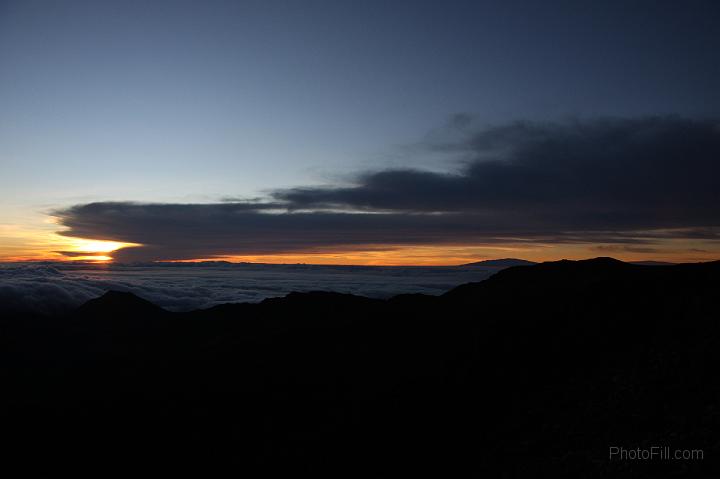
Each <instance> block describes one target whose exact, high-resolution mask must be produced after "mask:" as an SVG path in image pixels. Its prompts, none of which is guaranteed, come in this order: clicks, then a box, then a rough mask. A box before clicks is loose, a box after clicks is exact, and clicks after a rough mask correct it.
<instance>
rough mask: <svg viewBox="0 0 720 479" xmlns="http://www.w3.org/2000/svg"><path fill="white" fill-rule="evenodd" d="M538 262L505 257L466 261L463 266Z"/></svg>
mask: <svg viewBox="0 0 720 479" xmlns="http://www.w3.org/2000/svg"><path fill="white" fill-rule="evenodd" d="M533 264H537V263H535V262H533V261H527V260H524V259H517V258H503V259H487V260H484V261H476V262H474V263H466V264H464V265H462V266H488V267H491V268H509V267H510V266H530V265H533Z"/></svg>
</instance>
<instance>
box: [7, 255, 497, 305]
mask: <svg viewBox="0 0 720 479" xmlns="http://www.w3.org/2000/svg"><path fill="white" fill-rule="evenodd" d="M498 269H499V268H493V267H477V266H460V267H417V266H413V267H388V266H382V267H380V266H319V265H300V264H299V265H270V264H229V263H200V264H192V263H159V264H158V263H155V264H140V265H137V264H136V265H119V264H109V265H98V264H86V263H71V262H65V263H0V310H5V311H8V310H9V311H23V312H35V313H46V314H47V313H50V314H56V313H62V312H65V311H68V310H70V309H72V308H76V307H78V306H80V305H81V304H83V303H84V302H86V301H88V300H90V299H93V298H96V297H98V296H101V295H102V294H103V293H104V292H106V291H109V290H114V291H127V292H131V293H134V294H136V295H138V296H140V297H142V298H144V299H147V300H148V301H151V302H153V303H155V304H157V305H158V306H161V307H163V308H165V309H168V310H171V311H189V310H193V309H200V308H208V307H211V306H214V305H217V304H222V303H238V302H258V301H261V300H263V299H265V298H269V297H277V296H284V295H286V294H288V293H290V292H293V291H299V292H303V291H334V292H340V293H352V294H356V295H363V296H368V297H373V298H388V297H391V296H394V295H397V294H402V293H425V294H442V293H444V292H445V291H448V290H449V289H452V288H453V287H455V286H457V285H459V284H463V283H468V282H471V281H481V280H483V279H485V278H487V277H489V276H490V275H492V274H493V273H495V272H496V271H497V270H498Z"/></svg>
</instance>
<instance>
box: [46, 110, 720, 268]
mask: <svg viewBox="0 0 720 479" xmlns="http://www.w3.org/2000/svg"><path fill="white" fill-rule="evenodd" d="M466 123H467V122H463V125H465V124H466ZM719 125H720V124H719V123H718V122H716V121H714V120H689V119H683V118H677V117H647V118H639V119H601V120H589V121H574V122H565V123H531V122H518V123H513V124H510V125H505V126H500V127H494V128H486V129H483V130H481V131H478V132H475V133H472V134H470V133H468V134H467V136H466V137H465V138H464V139H463V140H460V141H455V142H452V143H446V144H435V145H434V146H433V147H434V148H435V149H439V150H444V151H455V152H463V153H464V154H465V155H466V156H467V158H468V160H466V161H465V162H464V163H463V164H462V165H461V167H460V168H459V169H457V170H456V171H454V172H452V173H437V172H429V171H420V170H414V169H394V170H384V171H373V172H367V173H365V174H363V175H360V176H359V177H358V178H357V179H356V184H355V185H353V186H350V187H332V186H328V187H299V188H291V189H284V190H278V191H275V192H273V193H272V194H271V196H270V198H268V199H267V201H265V202H223V203H218V204H137V203H129V202H114V203H109V202H104V203H91V204H84V205H76V206H74V207H71V208H68V209H65V210H62V211H58V212H56V216H57V217H58V219H59V222H60V224H62V225H63V226H65V227H66V228H67V230H66V231H64V232H63V233H62V234H65V235H68V236H75V237H82V238H92V239H104V240H114V241H122V242H128V243H138V244H142V245H143V246H141V247H135V248H127V249H124V250H121V251H119V252H116V253H114V256H115V257H116V259H119V260H127V261H136V260H157V259H189V258H209V257H214V256H233V255H262V254H273V253H288V252H313V251H329V250H337V251H342V250H347V249H353V248H355V249H361V248H363V247H378V246H382V245H385V246H387V245H421V244H432V245H438V244H466V245H481V244H493V243H508V242H515V243H522V242H531V243H532V242H534V243H538V242H542V243H618V244H628V245H644V246H643V247H645V248H648V247H649V246H647V245H648V244H652V243H653V242H655V241H657V240H658V239H663V238H666V239H667V238H695V239H704V240H717V239H719V238H720V237H719V236H718V234H719V233H718V232H719V231H720V229H719V228H720V126H719ZM636 247H639V246H636Z"/></svg>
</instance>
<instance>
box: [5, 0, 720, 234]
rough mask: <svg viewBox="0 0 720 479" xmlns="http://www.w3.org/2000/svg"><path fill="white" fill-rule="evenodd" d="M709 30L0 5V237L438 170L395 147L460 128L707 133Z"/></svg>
mask: <svg viewBox="0 0 720 479" xmlns="http://www.w3.org/2000/svg"><path fill="white" fill-rule="evenodd" d="M718 19H719V16H718V7H717V6H716V4H715V2H710V1H707V2H699V1H695V2H693V1H684V2H663V1H652V2H612V1H611V2H582V1H572V2H564V1H554V2H536V1H485V2H483V1H474V2H452V1H450V2H422V1H377V2H374V1H368V2H357V1H354V2H349V1H302V2H301V1H294V2H291V1H288V2H278V1H257V2H252V1H194V2H190V1H183V0H176V1H162V0H160V1H152V2H148V1H107V0H95V1H74V0H59V1H34V0H27V1H8V0H4V1H0V105H2V107H1V108H0V168H1V173H2V174H1V175H0V205H2V206H0V224H4V225H5V229H6V231H10V230H12V231H18V230H19V229H20V230H22V229H23V228H25V229H32V228H35V227H38V228H45V229H47V228H49V226H47V225H43V226H40V223H41V222H42V221H43V218H45V213H46V212H47V210H48V208H56V207H63V206H68V205H72V204H76V203H87V202H91V201H106V200H117V201H148V202H200V203H203V202H213V201H217V200H219V199H222V198H224V197H254V196H258V195H263V194H264V193H263V192H264V191H266V190H270V189H275V188H285V187H293V186H298V185H318V184H329V183H335V182H342V181H343V179H344V178H346V177H348V176H349V175H352V174H354V173H356V172H359V171H364V170H369V169H382V168H388V167H420V168H432V169H435V170H444V169H446V170H453V169H455V168H457V164H456V163H454V162H453V161H452V160H451V157H450V156H447V157H446V156H441V155H438V154H431V153H429V152H427V151H424V150H422V149H419V148H416V147H414V146H413V145H416V144H418V143H422V142H423V140H424V139H427V138H428V135H430V136H432V135H433V134H436V133H438V131H439V132H440V134H442V132H443V131H444V130H443V128H444V126H445V125H447V122H448V120H449V119H450V118H451V117H452V116H453V115H455V114H457V113H461V112H466V113H469V114H471V115H473V118H474V120H473V125H474V126H475V127H478V128H479V127H484V126H491V125H499V124H504V123H507V122H509V121H514V120H540V121H542V120H557V119H563V118H569V117H583V118H585V117H596V116H621V117H626V116H639V115H657V114H678V115H682V116H688V117H703V118H704V117H716V116H717V114H718V107H719V106H720V94H719V93H718V90H717V88H716V86H717V85H718V84H720V62H719V61H718V60H717V53H716V49H715V45H718V44H720V42H719V40H720V38H719V37H720V34H718V28H717V21H718ZM8 228H9V229H8ZM0 234H2V233H0ZM16 240H17V238H16ZM8 241H9V240H8Z"/></svg>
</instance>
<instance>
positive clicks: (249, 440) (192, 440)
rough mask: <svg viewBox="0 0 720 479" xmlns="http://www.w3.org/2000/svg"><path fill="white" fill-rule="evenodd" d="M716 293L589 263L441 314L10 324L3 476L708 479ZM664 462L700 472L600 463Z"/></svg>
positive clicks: (445, 304) (96, 311)
mask: <svg viewBox="0 0 720 479" xmlns="http://www.w3.org/2000/svg"><path fill="white" fill-rule="evenodd" d="M719 286H720V262H713V263H703V264H681V265H672V266H667V265H661V266H657V265H653V266H649V265H633V264H628V263H623V262H620V261H616V260H613V259H610V258H597V259H594V260H586V261H559V262H550V263H542V264H538V265H532V266H516V267H511V268H508V269H505V270H503V271H501V272H499V273H497V274H495V275H494V276H492V277H490V278H489V279H487V280H485V281H482V282H479V283H469V284H465V285H462V286H459V287H457V288H455V289H453V290H451V291H449V292H447V293H445V294H443V295H441V296H427V295H421V294H412V295H400V296H395V297H393V298H391V299H369V298H365V297H360V296H353V295H348V294H338V293H326V292H311V293H291V294H289V295H287V296H285V297H282V298H272V299H266V300H264V301H262V302H261V303H255V304H250V303H247V304H227V305H219V306H215V307H212V308H209V309H203V310H196V311H191V312H168V311H166V310H163V309H161V308H159V307H157V306H155V305H153V304H152V303H150V302H147V301H145V300H143V299H140V298H139V297H137V296H134V295H132V294H130V293H120V292H108V293H106V294H104V295H103V296H102V297H99V298H97V299H93V300H90V301H88V302H87V303H85V304H84V305H82V306H81V307H79V308H78V309H76V310H74V311H73V312H72V313H69V314H66V315H63V316H59V317H58V316H41V315H32V314H17V315H14V316H7V315H6V316H5V317H3V319H2V321H1V322H0V341H1V343H0V351H1V352H2V361H1V362H0V367H1V369H0V375H1V376H0V377H1V378H2V384H3V393H2V407H1V408H0V410H1V411H2V418H1V420H2V424H3V428H2V436H3V439H4V440H5V441H6V442H7V444H8V446H6V449H5V451H6V453H7V454H6V455H5V457H6V461H7V464H10V463H11V462H14V463H17V465H19V466H20V467H21V468H22V470H23V471H25V472H26V474H27V477H30V476H32V477H43V476H42V475H40V474H41V472H42V471H44V473H45V474H46V475H47V477H50V476H52V473H53V471H56V470H60V469H63V470H73V471H75V472H76V474H77V475H84V474H87V475H92V476H94V477H111V476H123V477H127V476H128V475H133V476H135V475H140V476H145V475H156V476H161V477H167V476H171V475H176V474H180V473H183V474H187V473H190V474H191V475H194V476H196V477H205V476H212V477H220V473H221V472H222V474H232V475H234V474H237V475H238V476H241V477H243V476H246V477H265V476H267V477H287V476H297V477H320V476H326V477H411V476H415V475H418V474H425V475H427V474H429V475H430V477H433V476H435V477H535V476H539V475H541V474H554V475H555V477H561V476H567V477H598V478H600V477H627V478H630V477H633V478H634V477H686V476H688V475H695V476H697V477H705V476H707V477H711V476H713V475H716V474H717V473H718V472H719V471H720V468H719V467H718V459H717V458H718V457H720V438H719V437H718V436H717V430H718V427H720V406H719V404H720V402H719V399H720V398H719V395H720V377H719V376H718V374H717V366H718V364H720V323H718V311H719V310H720V309H719V308H720V295H718V294H717V293H718V290H719ZM655 446H668V447H672V448H673V449H692V450H702V451H703V454H704V458H703V459H702V460H671V459H668V460H653V461H647V460H646V461H642V460H635V461H632V460H627V459H626V460H619V459H618V458H615V459H611V458H610V457H609V449H610V448H611V447H623V448H626V449H635V448H645V447H647V448H650V447H655ZM223 477H224V476H223ZM548 477H552V476H548Z"/></svg>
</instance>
